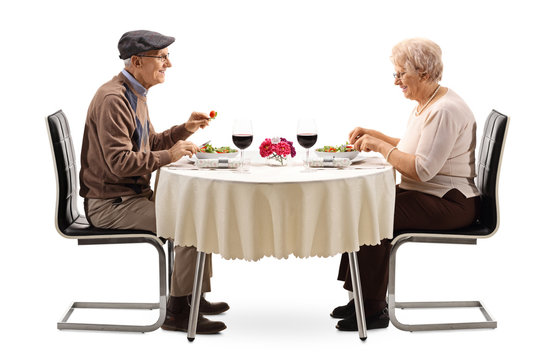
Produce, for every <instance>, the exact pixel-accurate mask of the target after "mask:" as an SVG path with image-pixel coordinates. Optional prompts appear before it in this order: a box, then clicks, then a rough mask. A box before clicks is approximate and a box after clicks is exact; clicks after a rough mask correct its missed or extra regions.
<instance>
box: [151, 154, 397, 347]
mask: <svg viewBox="0 0 540 360" xmlns="http://www.w3.org/2000/svg"><path fill="white" fill-rule="evenodd" d="M244 170H246V171H238V169H234V168H231V169H229V168H217V169H209V168H201V167H198V166H197V163H196V162H193V160H191V159H187V158H183V159H181V160H179V161H178V162H176V163H173V164H171V165H169V166H166V167H162V168H161V169H160V171H159V173H158V180H157V184H156V221H157V234H158V236H160V237H163V238H169V239H174V244H175V246H194V247H196V248H197V251H198V257H197V265H196V266H197V269H196V271H195V279H194V287H193V299H199V298H200V293H201V285H202V271H203V269H204V261H205V255H206V254H219V255H221V256H222V257H223V258H225V259H245V260H254V261H256V260H259V259H261V258H263V257H265V256H269V257H270V256H272V257H276V258H287V257H288V256H291V255H292V256H296V257H300V258H305V257H310V256H319V257H330V256H335V255H338V254H342V253H348V254H349V261H350V264H351V279H352V283H353V296H354V300H355V301H354V303H355V309H356V313H357V314H360V316H357V322H358V331H359V337H360V339H362V340H365V339H366V338H367V331H366V324H365V316H364V309H363V301H362V295H361V284H360V276H359V264H358V258H357V256H354V253H355V252H357V251H360V247H361V246H363V245H378V244H380V241H381V240H382V239H385V238H392V236H393V218H394V201H395V172H394V169H393V167H392V166H390V165H389V164H388V163H386V162H385V161H384V159H382V158H379V157H365V156H364V157H363V156H358V157H357V158H356V159H354V161H353V162H352V165H351V166H348V167H346V168H331V167H321V168H309V167H307V168H306V167H305V166H303V164H302V162H301V161H300V160H295V159H293V160H292V161H291V160H289V162H288V164H287V165H286V166H269V165H267V163H266V162H265V160H264V159H262V158H260V157H256V156H255V155H254V154H251V160H250V163H249V165H247V166H246V167H245V168H244ZM360 266H361V264H360ZM198 307H199V302H198V301H196V300H195V301H194V302H193V304H192V308H191V314H190V321H189V326H188V335H187V336H188V339H189V340H190V341H193V339H194V338H195V329H196V324H197V315H198Z"/></svg>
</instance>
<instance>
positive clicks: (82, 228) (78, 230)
mask: <svg viewBox="0 0 540 360" xmlns="http://www.w3.org/2000/svg"><path fill="white" fill-rule="evenodd" d="M63 232H64V234H65V235H66V236H70V237H76V238H78V237H92V236H108V235H109V236H115V235H130V234H137V235H141V234H143V235H144V234H146V235H153V236H155V235H156V234H154V233H153V232H151V231H145V230H131V229H130V230H119V229H102V228H97V227H94V226H92V225H90V224H89V223H88V220H86V218H85V217H84V216H82V215H79V217H78V218H77V219H75V221H74V222H73V223H72V224H71V225H70V226H68V227H67V228H66V229H65V230H64V231H63Z"/></svg>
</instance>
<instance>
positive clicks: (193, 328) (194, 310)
mask: <svg viewBox="0 0 540 360" xmlns="http://www.w3.org/2000/svg"><path fill="white" fill-rule="evenodd" d="M205 260H206V254H205V253H204V252H202V251H197V264H196V266H195V279H194V280H193V292H192V293H191V309H190V311H189V323H188V333H187V338H188V340H189V341H193V340H195V334H196V332H197V320H198V317H199V304H200V301H201V290H202V279H203V273H204V263H205Z"/></svg>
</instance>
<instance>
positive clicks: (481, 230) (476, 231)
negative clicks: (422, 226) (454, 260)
mask: <svg viewBox="0 0 540 360" xmlns="http://www.w3.org/2000/svg"><path fill="white" fill-rule="evenodd" d="M493 231H494V229H492V228H490V227H488V226H486V225H484V224H482V223H480V222H479V221H477V222H476V223H474V224H472V225H470V226H467V227H464V228H461V229H455V230H419V229H408V230H399V231H395V232H394V237H397V236H398V235H402V234H434V235H448V237H461V236H478V237H485V236H489V235H491V234H492V233H493Z"/></svg>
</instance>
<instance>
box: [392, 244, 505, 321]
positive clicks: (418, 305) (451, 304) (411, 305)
mask: <svg viewBox="0 0 540 360" xmlns="http://www.w3.org/2000/svg"><path fill="white" fill-rule="evenodd" d="M407 242H420V243H445V244H471V245H474V244H476V239H456V240H455V241H452V240H441V239H436V238H424V239H422V238H418V239H417V238H413V237H408V238H402V239H399V240H398V241H396V242H395V243H394V245H393V246H392V250H391V252H390V265H389V266H390V269H389V278H388V312H389V316H390V321H391V322H392V324H393V325H394V326H395V327H396V328H398V329H400V330H404V331H431V330H457V329H495V328H496V327H497V321H495V320H494V319H493V318H492V316H491V315H490V314H489V312H488V311H487V310H486V308H485V306H484V305H483V304H482V302H480V301H409V302H397V301H396V254H397V250H398V249H399V247H400V246H401V245H403V244H405V243H407ZM466 307H467V308H478V309H479V310H480V312H481V313H482V315H483V316H484V318H485V319H486V320H485V321H476V322H456V323H432V324H404V323H401V322H400V321H399V320H398V319H397V317H396V308H400V309H430V308H466Z"/></svg>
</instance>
